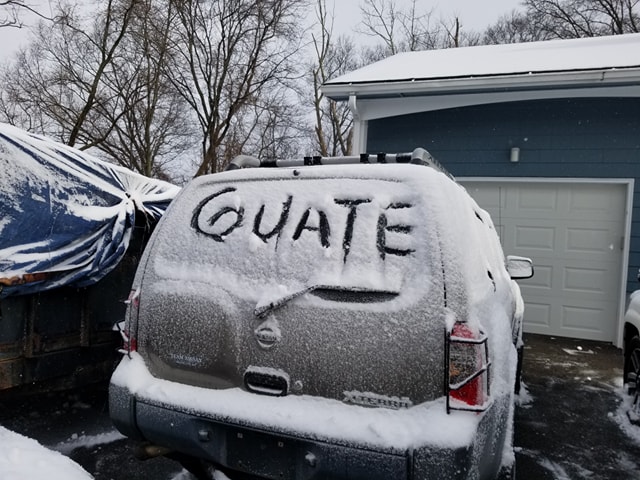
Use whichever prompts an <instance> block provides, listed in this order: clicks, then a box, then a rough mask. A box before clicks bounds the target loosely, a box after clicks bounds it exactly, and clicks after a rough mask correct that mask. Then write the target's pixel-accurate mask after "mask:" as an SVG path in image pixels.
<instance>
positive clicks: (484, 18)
mask: <svg viewBox="0 0 640 480" xmlns="http://www.w3.org/2000/svg"><path fill="white" fill-rule="evenodd" d="M333 2H335V12H336V18H335V26H336V29H338V30H339V31H340V33H343V32H344V33H348V32H350V31H352V30H353V27H354V26H355V24H356V23H358V22H359V21H360V5H361V4H362V0H327V4H328V5H332V4H333ZM396 2H398V5H403V4H404V5H408V4H409V3H410V2H409V0H396ZM417 7H418V10H419V11H420V12H429V11H431V15H432V16H431V20H432V21H433V22H437V21H438V20H440V19H442V20H449V19H453V18H454V17H458V18H459V19H460V23H461V24H462V27H463V28H466V29H469V30H475V31H482V30H484V29H485V28H486V27H487V26H488V25H491V24H492V23H494V22H495V21H496V20H497V19H498V18H499V17H500V16H502V15H504V14H506V13H509V12H511V10H514V9H522V7H521V5H520V0H418V1H417Z"/></svg>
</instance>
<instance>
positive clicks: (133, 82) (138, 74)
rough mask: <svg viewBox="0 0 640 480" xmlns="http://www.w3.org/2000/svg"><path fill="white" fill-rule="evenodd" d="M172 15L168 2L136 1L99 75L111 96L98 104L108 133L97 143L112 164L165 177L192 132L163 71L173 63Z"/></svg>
mask: <svg viewBox="0 0 640 480" xmlns="http://www.w3.org/2000/svg"><path fill="white" fill-rule="evenodd" d="M173 14H174V12H173V10H172V6H171V5H168V6H167V8H162V9H160V8H158V5H157V3H156V2H153V1H152V0H140V1H138V2H137V3H136V5H135V7H134V10H133V12H132V19H131V21H130V26H129V29H128V32H127V35H126V36H125V38H124V39H123V42H122V44H121V49H120V52H119V54H118V55H117V56H116V57H115V58H114V61H113V63H112V66H111V68H110V69H109V70H108V71H107V72H106V74H105V77H104V79H103V83H104V89H105V90H106V91H108V92H113V94H114V96H113V97H112V101H111V102H107V103H105V104H104V105H102V104H101V105H100V106H99V108H98V113H99V118H100V119H101V120H102V122H103V123H104V124H105V126H104V128H102V129H101V130H104V131H110V132H111V133H110V134H109V135H108V136H107V137H106V138H104V140H103V141H102V142H100V143H99V144H98V145H97V148H99V149H100V150H102V151H103V152H105V153H106V154H107V155H108V156H109V157H110V158H111V159H112V160H113V161H114V162H116V163H120V164H121V165H124V166H126V167H129V168H131V169H133V170H136V171H138V172H140V173H142V174H143V175H147V176H153V177H160V178H168V177H170V172H169V170H170V164H172V163H175V162H176V160H179V159H180V158H181V157H182V156H183V155H185V152H186V151H187V150H188V149H189V148H190V147H191V146H192V143H193V142H192V141H191V136H192V135H193V134H194V133H195V130H194V129H192V128H190V124H191V122H190V121H189V119H190V116H189V112H188V111H187V106H186V104H185V102H184V101H183V99H182V97H181V96H180V95H179V94H178V92H176V90H175V89H174V87H173V85H172V84H171V82H170V81H169V80H168V79H167V77H166V76H165V73H166V71H167V70H168V69H170V68H171V66H172V65H173V58H172V56H171V51H170V49H169V37H170V31H171V28H172V24H173V21H174V20H175V19H174V15H173ZM114 105H116V108H115V109H114V108H112V107H113V106H114Z"/></svg>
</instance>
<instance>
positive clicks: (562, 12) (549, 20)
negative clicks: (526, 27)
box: [523, 0, 640, 38]
mask: <svg viewBox="0 0 640 480" xmlns="http://www.w3.org/2000/svg"><path fill="white" fill-rule="evenodd" d="M523 5H524V6H525V8H526V10H527V15H528V17H529V18H530V19H531V20H533V23H535V24H537V25H538V28H539V29H540V30H541V32H542V35H543V36H544V37H545V38H578V37H596V36H601V35H619V34H623V33H635V32H639V31H640V0H525V1H524V2H523Z"/></svg>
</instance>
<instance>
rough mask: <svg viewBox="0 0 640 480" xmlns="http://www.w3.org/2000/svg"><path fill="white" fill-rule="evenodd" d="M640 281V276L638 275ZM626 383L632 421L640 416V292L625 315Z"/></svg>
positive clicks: (639, 291)
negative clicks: (632, 413) (630, 397)
mask: <svg viewBox="0 0 640 480" xmlns="http://www.w3.org/2000/svg"><path fill="white" fill-rule="evenodd" d="M638 280H640V274H639V275H638ZM623 354H624V355H623V356H624V377H623V378H624V381H625V384H626V385H627V386H628V391H629V394H630V395H633V404H632V405H633V407H632V409H633V411H634V413H635V415H633V418H632V419H635V418H637V417H638V416H639V415H640V399H639V398H640V290H636V291H635V292H633V293H632V294H631V297H630V299H629V306H628V307H627V311H626V313H625V315H624V344H623Z"/></svg>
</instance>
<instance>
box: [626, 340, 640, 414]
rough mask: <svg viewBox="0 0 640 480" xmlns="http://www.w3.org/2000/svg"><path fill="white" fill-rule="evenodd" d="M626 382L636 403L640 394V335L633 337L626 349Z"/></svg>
mask: <svg viewBox="0 0 640 480" xmlns="http://www.w3.org/2000/svg"><path fill="white" fill-rule="evenodd" d="M624 382H625V384H628V386H629V394H631V395H633V396H634V401H633V403H634V405H636V404H637V402H638V395H639V394H640V337H638V336H635V337H633V338H632V339H631V340H630V341H629V343H628V345H627V348H626V349H625V355H624Z"/></svg>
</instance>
